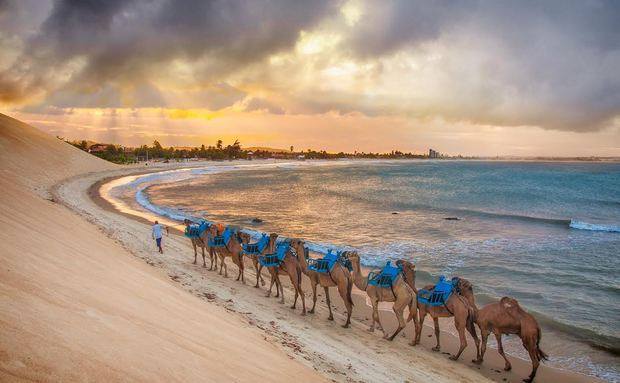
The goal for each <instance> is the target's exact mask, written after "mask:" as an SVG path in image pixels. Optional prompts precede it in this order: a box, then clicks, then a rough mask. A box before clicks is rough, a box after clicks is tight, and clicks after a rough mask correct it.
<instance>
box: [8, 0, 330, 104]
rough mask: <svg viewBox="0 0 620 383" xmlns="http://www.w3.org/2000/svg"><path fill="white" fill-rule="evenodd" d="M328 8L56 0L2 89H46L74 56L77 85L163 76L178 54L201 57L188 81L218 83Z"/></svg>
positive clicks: (288, 40) (288, 41)
mask: <svg viewBox="0 0 620 383" xmlns="http://www.w3.org/2000/svg"><path fill="white" fill-rule="evenodd" d="M330 9H331V8H330V7H329V3H327V2H326V1H314V2H308V1H286V0H273V1H267V2H258V1H253V0H239V1H204V0H191V1H190V0H185V1H173V0H167V1H164V0H133V1H132V0H122V1H121V0H111V1H97V0H88V1H84V0H63V1H56V2H55V3H54V7H53V9H52V11H51V13H50V15H49V17H48V18H47V19H46V20H45V22H44V23H43V24H42V25H41V27H40V31H39V33H38V34H37V35H36V36H34V37H32V38H30V39H28V41H27V43H26V44H27V46H26V49H25V51H24V53H23V55H22V57H20V59H18V60H17V61H16V63H15V65H14V66H13V67H11V68H9V69H7V70H5V71H3V72H2V73H0V87H1V88H2V89H3V90H2V91H1V92H0V97H1V99H2V100H4V101H11V100H19V99H22V98H26V97H30V96H32V94H33V93H41V92H44V91H45V90H47V89H48V88H49V87H50V86H51V87H53V86H54V81H56V80H57V77H58V72H60V71H62V70H63V69H65V68H66V66H68V65H72V64H73V65H81V66H82V67H81V69H80V70H79V71H77V72H76V73H73V74H72V75H71V76H72V78H71V79H70V80H69V83H68V86H67V88H69V90H71V91H76V92H77V91H79V90H80V88H82V90H86V91H88V92H93V90H92V89H91V88H93V87H105V86H106V85H107V84H106V83H107V82H109V83H111V84H112V86H116V87H118V88H121V87H122V85H124V84H127V83H128V82H132V83H140V82H143V81H144V82H148V80H149V79H151V78H162V77H166V75H167V72H168V70H169V69H168V65H169V64H170V63H171V62H173V61H174V60H175V59H184V60H189V61H191V62H195V63H196V65H195V68H194V69H195V70H194V73H192V75H193V76H194V78H192V79H190V81H196V82H197V83H205V82H206V83H207V84H209V83H219V82H221V81H220V80H219V78H218V77H220V76H222V75H224V74H226V73H231V72H233V71H234V70H235V69H237V68H239V67H240V66H243V65H249V64H252V63H254V62H257V61H260V60H261V59H263V58H264V57H266V56H268V55H270V54H272V53H274V52H277V51H279V50H283V49H287V48H289V47H291V46H292V45H293V44H294V43H295V41H296V39H297V36H298V35H299V31H300V30H301V29H304V28H308V27H311V26H312V25H313V24H314V23H316V22H318V21H319V20H321V19H322V18H323V17H324V16H325V14H326V13H327V12H329V10H330ZM72 60H74V61H75V60H77V63H75V62H72ZM80 60H81V62H80ZM134 85H138V84H134Z"/></svg>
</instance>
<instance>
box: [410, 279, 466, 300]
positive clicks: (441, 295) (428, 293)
mask: <svg viewBox="0 0 620 383" xmlns="http://www.w3.org/2000/svg"><path fill="white" fill-rule="evenodd" d="M457 281H458V279H457V278H453V279H452V280H449V281H448V280H446V277H444V276H443V275H441V276H440V277H439V282H437V284H436V285H435V286H434V287H433V288H432V289H430V290H426V289H420V290H418V301H419V302H422V303H423V304H425V305H428V306H443V305H445V304H446V302H447V301H448V299H449V298H450V296H451V295H452V293H453V292H454V290H455V288H456V284H455V283H456V282H457Z"/></svg>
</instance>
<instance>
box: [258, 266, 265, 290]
mask: <svg viewBox="0 0 620 383" xmlns="http://www.w3.org/2000/svg"><path fill="white" fill-rule="evenodd" d="M257 262H258V261H257ZM257 273H258V275H259V278H260V284H261V286H265V280H264V279H263V265H261V264H260V263H259V264H258V271H257Z"/></svg>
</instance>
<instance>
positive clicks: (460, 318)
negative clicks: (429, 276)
mask: <svg viewBox="0 0 620 383" xmlns="http://www.w3.org/2000/svg"><path fill="white" fill-rule="evenodd" d="M457 279H458V281H457V283H456V287H455V291H453V293H452V295H450V297H449V298H448V300H447V301H446V302H445V303H444V304H443V305H442V306H430V305H426V304H424V303H422V302H420V300H419V299H420V297H419V295H418V310H419V313H420V325H419V326H418V328H417V331H416V333H415V338H414V340H413V342H412V343H411V344H412V345H416V344H419V343H420V336H421V334H422V328H423V326H424V318H425V317H426V314H429V315H430V316H431V317H432V318H433V323H434V325H435V338H436V339H437V345H436V346H435V347H433V351H439V350H440V349H441V346H440V343H439V333H440V331H439V318H440V317H444V318H449V317H454V326H455V327H456V329H457V331H458V333H459V340H460V341H461V346H460V348H459V351H458V352H457V353H456V355H452V356H450V359H452V360H457V359H458V358H459V357H460V356H461V353H462V352H463V350H465V347H467V339H465V329H467V331H468V332H469V333H470V334H471V336H472V337H473V338H474V342H475V344H476V356H477V357H478V359H479V355H480V340H479V339H478V335H476V329H475V327H474V321H475V319H476V311H477V308H476V302H475V299H474V292H473V288H472V285H471V283H469V281H467V280H465V279H463V278H457ZM433 287H434V286H433V285H429V286H425V287H424V289H425V290H430V289H432V288H433ZM412 315H414V313H409V319H408V320H407V321H409V320H410V319H411V316H412Z"/></svg>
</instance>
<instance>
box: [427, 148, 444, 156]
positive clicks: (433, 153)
mask: <svg viewBox="0 0 620 383" xmlns="http://www.w3.org/2000/svg"><path fill="white" fill-rule="evenodd" d="M439 157H441V153H439V152H438V151H436V150H433V149H428V158H439Z"/></svg>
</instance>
